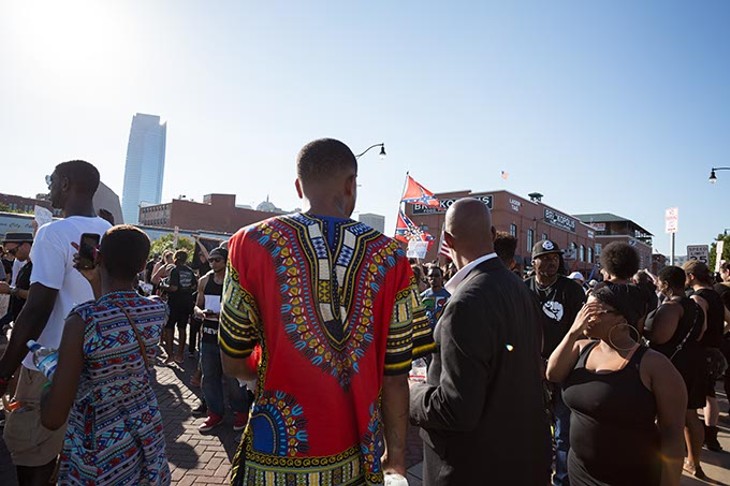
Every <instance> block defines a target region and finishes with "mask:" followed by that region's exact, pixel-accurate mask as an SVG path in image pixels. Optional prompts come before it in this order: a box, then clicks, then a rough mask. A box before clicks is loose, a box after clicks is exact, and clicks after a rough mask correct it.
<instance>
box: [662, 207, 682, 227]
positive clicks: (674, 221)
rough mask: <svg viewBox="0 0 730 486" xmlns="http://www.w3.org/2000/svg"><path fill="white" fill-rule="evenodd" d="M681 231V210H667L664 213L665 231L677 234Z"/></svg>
mask: <svg viewBox="0 0 730 486" xmlns="http://www.w3.org/2000/svg"><path fill="white" fill-rule="evenodd" d="M678 229H679V208H667V210H666V211H664V231H665V232H666V233H676V232H677V230H678Z"/></svg>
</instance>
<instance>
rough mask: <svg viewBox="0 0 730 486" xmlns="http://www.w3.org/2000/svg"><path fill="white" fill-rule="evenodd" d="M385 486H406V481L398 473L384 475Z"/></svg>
mask: <svg viewBox="0 0 730 486" xmlns="http://www.w3.org/2000/svg"><path fill="white" fill-rule="evenodd" d="M385 486H408V480H407V479H406V478H404V477H403V476H401V475H400V474H398V473H388V474H386V475H385Z"/></svg>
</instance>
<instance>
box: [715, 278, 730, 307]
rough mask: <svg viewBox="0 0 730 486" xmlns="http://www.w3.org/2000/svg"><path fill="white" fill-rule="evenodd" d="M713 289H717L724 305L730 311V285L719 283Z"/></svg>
mask: <svg viewBox="0 0 730 486" xmlns="http://www.w3.org/2000/svg"><path fill="white" fill-rule="evenodd" d="M713 288H714V289H715V292H717V293H718V294H719V295H720V298H721V299H722V303H723V304H725V307H726V308H727V309H728V310H730V284H725V283H719V284H715V287H713Z"/></svg>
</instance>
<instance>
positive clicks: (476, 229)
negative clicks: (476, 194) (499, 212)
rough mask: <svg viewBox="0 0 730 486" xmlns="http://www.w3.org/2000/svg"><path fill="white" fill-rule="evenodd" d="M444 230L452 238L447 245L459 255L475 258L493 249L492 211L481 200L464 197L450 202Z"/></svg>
mask: <svg viewBox="0 0 730 486" xmlns="http://www.w3.org/2000/svg"><path fill="white" fill-rule="evenodd" d="M445 230H446V233H448V234H449V235H451V238H450V239H452V240H453V244H452V242H449V246H451V248H452V249H453V250H454V252H456V253H457V254H458V255H460V256H463V257H465V258H467V259H476V258H479V257H480V256H482V255H486V254H487V253H491V252H493V251H494V228H493V227H492V213H491V211H489V208H488V207H487V206H486V205H485V204H484V203H483V202H482V201H479V200H477V199H472V198H465V199H460V200H458V201H456V202H455V203H454V204H452V205H451V207H450V208H449V210H448V211H446V222H445Z"/></svg>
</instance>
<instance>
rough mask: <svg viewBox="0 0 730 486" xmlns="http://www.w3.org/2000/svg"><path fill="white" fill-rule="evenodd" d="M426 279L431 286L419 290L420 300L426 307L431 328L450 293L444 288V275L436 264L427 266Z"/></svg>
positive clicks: (433, 326) (434, 325) (434, 324)
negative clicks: (421, 290)
mask: <svg viewBox="0 0 730 486" xmlns="http://www.w3.org/2000/svg"><path fill="white" fill-rule="evenodd" d="M426 279H427V280H428V283H429V284H430V285H431V288H428V289H426V290H424V291H423V292H421V301H422V302H423V306H424V307H425V308H426V315H428V319H429V320H430V321H431V329H433V328H435V327H436V323H437V322H438V320H439V317H441V314H442V313H443V311H444V307H446V302H448V300H449V297H451V294H450V293H449V291H448V290H446V289H445V288H444V276H443V273H441V269H440V268H439V267H438V266H437V265H432V266H430V267H429V268H428V272H427V273H426Z"/></svg>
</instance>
